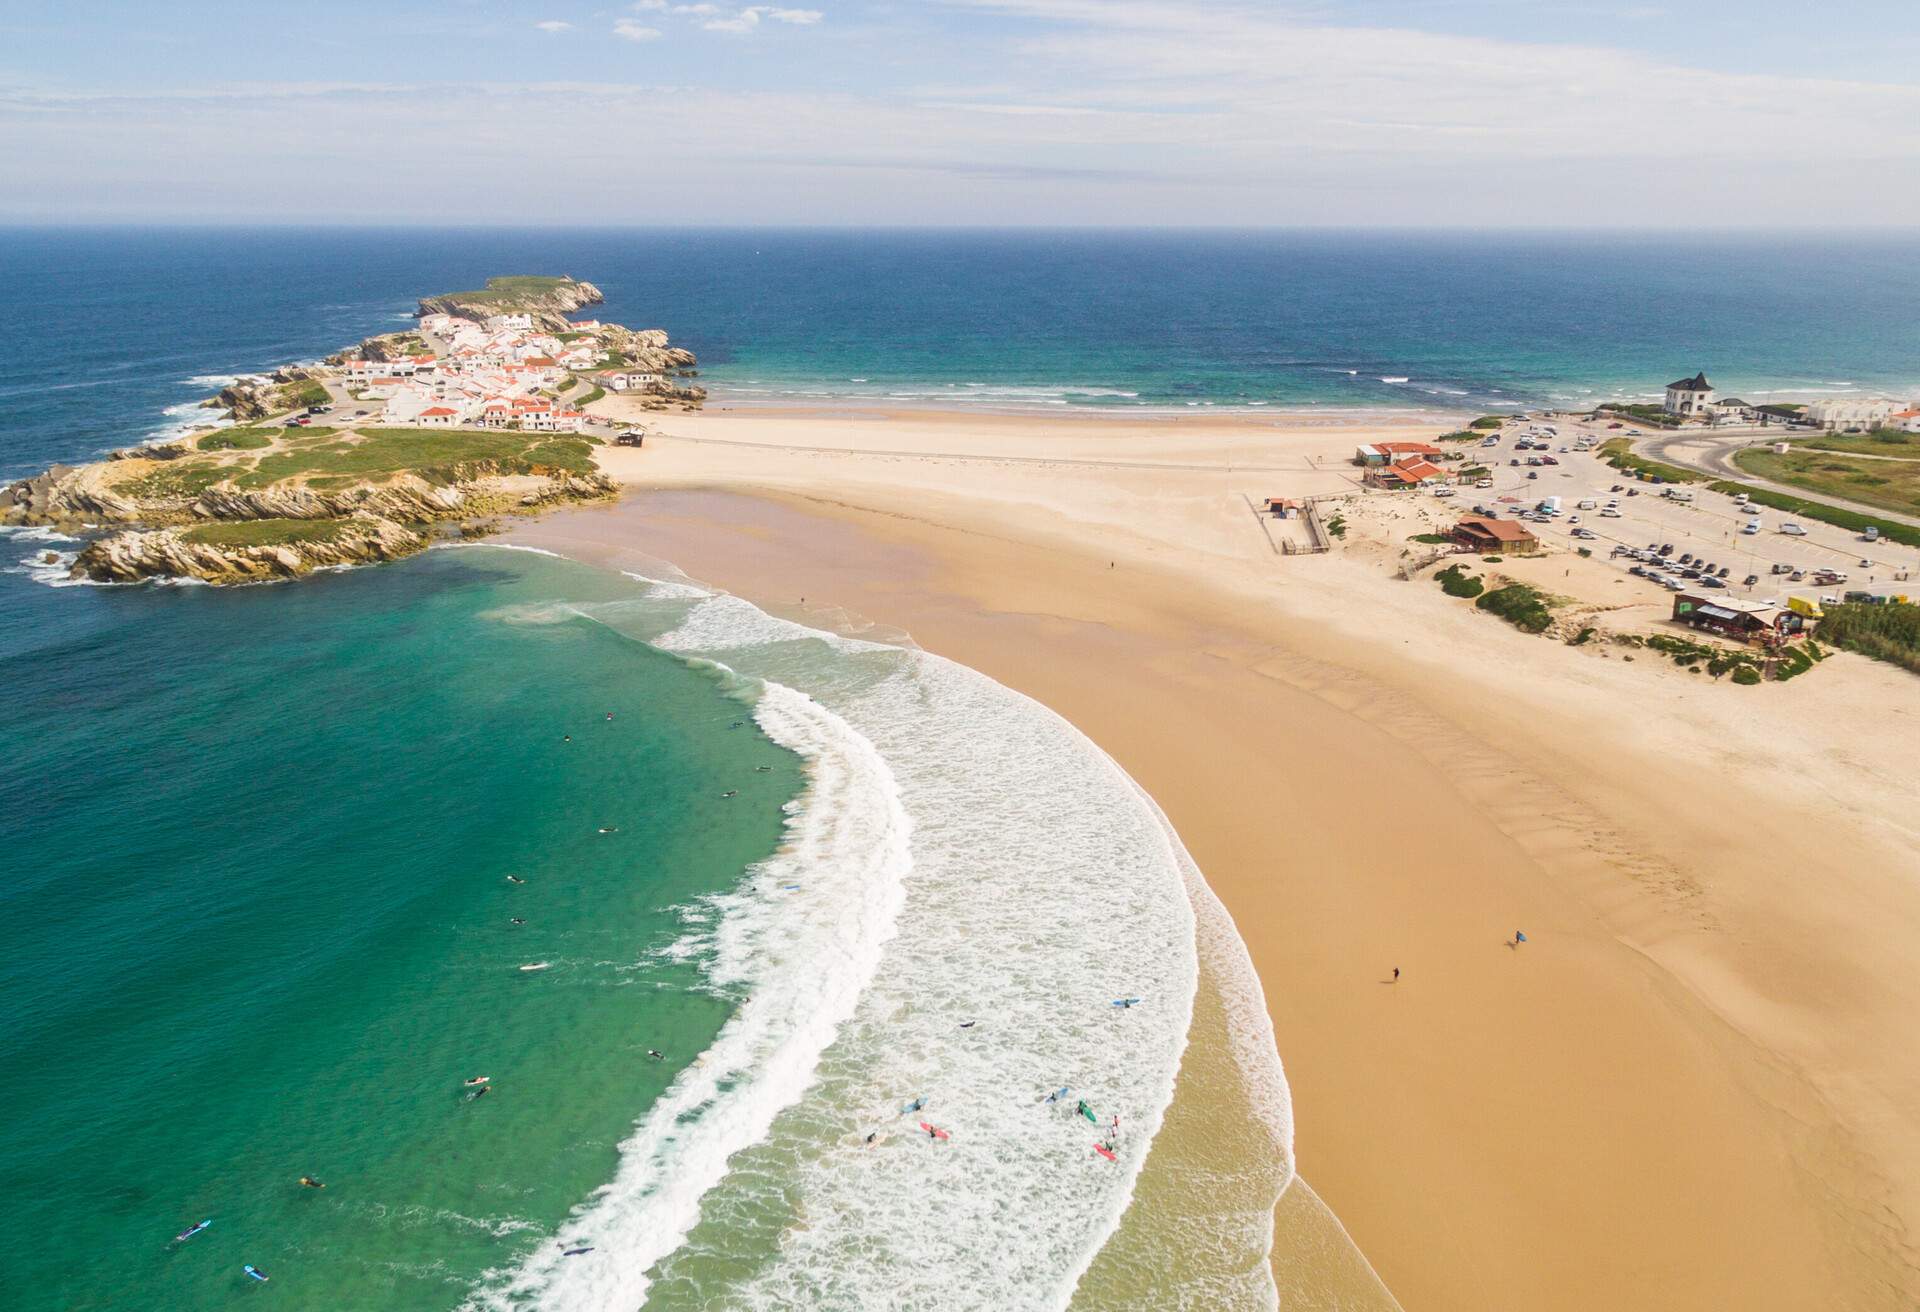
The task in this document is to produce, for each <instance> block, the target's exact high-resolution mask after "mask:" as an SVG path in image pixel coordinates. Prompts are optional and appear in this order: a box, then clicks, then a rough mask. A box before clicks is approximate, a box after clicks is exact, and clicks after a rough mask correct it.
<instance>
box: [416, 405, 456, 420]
mask: <svg viewBox="0 0 1920 1312" xmlns="http://www.w3.org/2000/svg"><path fill="white" fill-rule="evenodd" d="M459 413H460V412H459V411H458V410H449V409H447V407H445V406H443V405H436V406H434V407H433V408H432V409H431V410H422V411H421V412H420V417H421V418H422V419H425V418H426V417H427V416H428V415H455V414H459Z"/></svg>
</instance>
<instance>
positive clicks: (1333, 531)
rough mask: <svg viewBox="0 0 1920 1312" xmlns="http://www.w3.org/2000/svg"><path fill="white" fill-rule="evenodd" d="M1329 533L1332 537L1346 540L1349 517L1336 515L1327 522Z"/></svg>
mask: <svg viewBox="0 0 1920 1312" xmlns="http://www.w3.org/2000/svg"><path fill="white" fill-rule="evenodd" d="M1327 533H1328V535H1329V536H1331V537H1336V538H1344V537H1345V536H1346V535H1347V517H1346V516H1345V515H1335V516H1334V517H1333V518H1332V519H1330V520H1328V521H1327Z"/></svg>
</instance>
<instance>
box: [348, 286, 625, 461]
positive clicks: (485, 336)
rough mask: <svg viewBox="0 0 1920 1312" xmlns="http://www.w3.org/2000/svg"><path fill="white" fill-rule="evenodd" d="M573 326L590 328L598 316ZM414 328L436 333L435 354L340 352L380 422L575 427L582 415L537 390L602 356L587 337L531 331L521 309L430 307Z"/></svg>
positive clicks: (540, 429)
mask: <svg viewBox="0 0 1920 1312" xmlns="http://www.w3.org/2000/svg"><path fill="white" fill-rule="evenodd" d="M577 327H578V328H579V329H580V330H581V331H583V332H587V333H592V332H593V331H595V330H596V329H598V328H599V327H600V325H599V324H598V323H591V322H590V323H582V324H579V325H577ZM420 332H421V333H423V334H425V335H427V336H429V337H433V338H437V339H438V340H439V342H440V343H441V345H442V353H441V354H440V355H437V356H436V355H431V354H428V355H416V356H410V357H406V358H402V359H399V360H346V361H343V362H342V364H341V371H342V373H343V375H344V376H345V378H346V381H347V383H348V385H349V386H351V387H353V388H355V389H356V390H357V391H358V393H359V394H360V395H361V396H362V397H364V398H365V399H367V400H370V401H380V402H382V403H383V407H382V410H381V413H380V418H381V421H382V422H383V423H388V424H395V425H402V426H407V427H418V428H472V427H476V426H479V427H485V428H507V427H510V426H511V427H518V428H521V429H525V430H527V431H530V432H536V433H562V432H565V433H577V432H579V431H580V430H581V429H582V428H583V427H585V425H586V421H587V417H586V415H585V414H583V413H582V412H580V411H578V410H572V409H568V408H567V407H565V406H563V405H561V404H560V403H559V402H556V401H553V400H551V399H549V398H547V397H544V396H540V395H538V393H539V391H540V390H541V389H542V388H552V387H555V386H557V385H558V384H560V383H562V382H563V381H564V380H565V379H566V378H567V376H568V375H569V374H572V373H574V372H576V371H581V372H584V371H587V370H590V369H592V368H593V366H594V365H595V364H597V363H598V362H599V360H600V358H601V357H600V347H599V343H598V342H597V341H595V340H593V339H591V338H588V339H583V340H580V341H577V342H574V343H571V344H569V343H566V342H563V341H561V340H560V339H559V338H558V337H556V336H554V335H552V334H551V333H545V332H536V331H535V330H534V328H533V322H532V320H531V319H530V318H529V317H528V316H527V315H524V314H502V315H495V316H493V317H492V318H489V319H488V320H487V321H486V322H485V323H484V324H477V323H474V322H472V321H471V320H467V319H462V318H458V317H456V316H454V315H449V314H429V315H426V316H424V317H422V318H421V320H420Z"/></svg>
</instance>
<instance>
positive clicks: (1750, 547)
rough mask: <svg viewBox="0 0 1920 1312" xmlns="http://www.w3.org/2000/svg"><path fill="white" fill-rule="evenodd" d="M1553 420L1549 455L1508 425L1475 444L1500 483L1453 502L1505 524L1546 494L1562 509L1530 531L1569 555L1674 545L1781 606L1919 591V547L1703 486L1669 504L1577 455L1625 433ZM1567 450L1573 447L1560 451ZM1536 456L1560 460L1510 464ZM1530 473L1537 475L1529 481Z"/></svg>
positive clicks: (1517, 425)
mask: <svg viewBox="0 0 1920 1312" xmlns="http://www.w3.org/2000/svg"><path fill="white" fill-rule="evenodd" d="M1547 422H1551V423H1552V424H1553V426H1554V428H1555V429H1557V430H1558V431H1557V433H1556V434H1555V435H1554V436H1553V437H1552V438H1551V439H1550V440H1551V447H1550V449H1549V450H1547V451H1545V452H1541V451H1538V450H1535V451H1532V452H1522V451H1518V450H1516V449H1515V442H1516V440H1517V439H1519V438H1522V437H1525V436H1526V434H1527V430H1528V428H1529V425H1528V424H1526V423H1521V422H1513V423H1509V424H1508V425H1507V427H1506V428H1505V429H1504V430H1502V432H1501V433H1500V435H1499V441H1498V443H1497V444H1496V445H1492V446H1481V447H1475V448H1471V449H1470V450H1469V452H1468V455H1469V459H1470V461H1473V462H1475V463H1481V464H1486V465H1488V466H1489V467H1490V468H1491V471H1492V475H1491V476H1492V481H1493V486H1492V487H1491V488H1487V489H1475V488H1470V487H1462V488H1459V489H1458V490H1457V494H1456V495H1455V496H1454V498H1453V499H1452V501H1453V504H1454V505H1455V506H1456V507H1458V508H1459V509H1460V510H1461V511H1462V512H1467V511H1470V510H1471V509H1472V507H1473V506H1474V505H1475V504H1484V505H1488V506H1490V507H1494V508H1496V509H1497V510H1498V512H1499V514H1500V516H1501V517H1502V518H1508V517H1512V516H1514V515H1517V514H1518V513H1519V512H1521V511H1522V510H1523V509H1526V508H1530V507H1532V506H1534V505H1536V504H1538V503H1539V502H1540V501H1541V500H1542V499H1543V498H1546V497H1552V496H1557V497H1559V498H1560V499H1561V505H1562V512H1561V514H1560V515H1559V517H1558V518H1556V519H1553V520H1551V521H1549V522H1546V523H1533V524H1530V525H1529V526H1528V527H1530V528H1531V529H1532V530H1533V531H1534V532H1535V533H1536V534H1537V535H1539V537H1540V538H1541V540H1542V541H1544V542H1547V543H1549V544H1551V545H1553V546H1555V547H1560V548H1565V549H1568V550H1571V549H1573V548H1576V547H1582V546H1584V547H1587V548H1588V549H1589V550H1591V551H1592V552H1593V555H1594V557H1595V558H1596V559H1605V558H1607V557H1608V556H1609V553H1610V552H1611V551H1612V549H1613V547H1614V546H1616V545H1624V546H1627V547H1632V548H1636V549H1644V548H1646V547H1647V546H1648V545H1649V544H1654V545H1656V546H1657V545H1659V544H1663V543H1672V544H1673V553H1672V558H1673V559H1675V560H1677V559H1678V558H1679V557H1680V556H1681V555H1683V554H1690V555H1693V556H1695V557H1700V558H1704V559H1706V560H1708V561H1710V562H1711V563H1712V564H1713V565H1714V566H1715V567H1716V568H1717V567H1720V566H1725V567H1726V568H1727V572H1728V578H1727V583H1728V585H1729V586H1728V588H1727V594H1728V595H1729V596H1736V597H1744V598H1749V599H1752V600H1756V601H1765V600H1778V601H1781V602H1784V601H1785V600H1786V599H1787V598H1788V597H1789V596H1794V595H1799V596H1805V597H1809V598H1818V597H1819V596H1821V595H1832V594H1836V593H1839V592H1843V591H1852V590H1865V591H1870V592H1877V593H1881V594H1887V593H1894V594H1900V593H1906V594H1908V595H1912V594H1913V593H1916V592H1920V584H1916V583H1912V582H1910V580H1916V579H1920V551H1916V550H1915V549H1913V548H1911V547H1903V546H1900V545H1897V544H1895V543H1890V542H1876V543H1866V542H1862V541H1861V540H1860V539H1859V536H1858V535H1857V534H1854V533H1850V532H1848V531H1847V530H1845V529H1841V528H1836V527H1834V526H1832V525H1830V524H1823V523H1820V522H1819V521H1817V520H1795V519H1794V518H1793V517H1792V516H1791V515H1787V514H1785V513H1783V512H1781V511H1777V510H1772V509H1768V508H1765V507H1761V508H1758V509H1756V510H1753V511H1748V510H1747V509H1745V508H1744V507H1742V506H1739V505H1736V504H1735V502H1734V501H1733V498H1731V497H1728V496H1724V495H1722V494H1720V493H1718V492H1712V491H1708V490H1707V489H1706V488H1705V487H1704V486H1702V485H1699V484H1690V485H1686V486H1685V488H1684V490H1685V491H1686V492H1688V493H1690V494H1691V497H1692V500H1691V501H1690V502H1688V503H1682V502H1679V501H1675V500H1672V499H1669V498H1667V497H1664V496H1662V492H1663V491H1664V487H1665V485H1662V486H1655V485H1654V484H1651V483H1643V482H1636V481H1635V480H1634V479H1633V478H1632V477H1631V476H1629V475H1627V474H1624V473H1622V472H1621V471H1619V470H1616V469H1613V468H1610V467H1609V466H1608V465H1607V464H1606V463H1605V462H1603V461H1602V460H1601V459H1600V458H1599V457H1598V456H1596V455H1593V454H1591V453H1588V452H1580V451H1575V450H1573V449H1572V448H1573V447H1574V445H1575V442H1576V441H1577V439H1578V438H1580V437H1581V436H1583V435H1584V436H1590V437H1592V438H1594V439H1596V440H1604V439H1605V438H1608V437H1618V436H1621V435H1622V434H1623V433H1624V430H1613V429H1608V428H1607V426H1606V422H1605V421H1601V422H1597V423H1593V424H1591V425H1589V424H1587V423H1583V422H1581V421H1577V420H1564V421H1563V420H1553V421H1547ZM1562 447H1566V448H1567V450H1565V451H1562V450H1561V448H1562ZM1529 455H1534V456H1541V455H1549V456H1551V457H1552V458H1553V459H1554V460H1555V461H1556V462H1558V463H1556V464H1553V465H1545V466H1538V467H1534V468H1532V469H1529V468H1528V467H1526V466H1525V465H1524V464H1523V465H1519V466H1515V465H1512V464H1510V463H1509V461H1512V460H1514V459H1516V458H1517V459H1519V460H1522V461H1524V460H1525V459H1526V458H1527V457H1528V456H1529ZM1529 473H1531V474H1533V475H1534V477H1532V478H1529V477H1528V474H1529ZM1616 488H1618V489H1619V490H1618V491H1615V490H1614V489H1616ZM1633 493H1637V494H1638V495H1632V494H1633ZM1583 500H1592V501H1594V502H1596V506H1595V508H1594V509H1591V510H1583V509H1580V508H1579V503H1580V502H1581V501H1583ZM1609 500H1613V501H1617V502H1618V506H1619V515H1618V517H1617V518H1616V517H1613V516H1607V515H1603V514H1602V513H1601V510H1600V507H1604V506H1605V505H1606V503H1607V502H1608V501H1609ZM1753 518H1758V519H1759V520H1760V525H1761V529H1760V532H1758V533H1755V534H1747V533H1744V532H1742V531H1741V530H1742V527H1743V526H1744V525H1745V524H1746V523H1747V522H1748V521H1749V520H1750V519H1753ZM1789 522H1791V523H1795V524H1798V525H1799V526H1800V527H1801V528H1803V529H1804V530H1805V536H1804V537H1801V536H1792V535H1789V534H1786V533H1782V532H1781V531H1780V528H1781V525H1782V524H1783V523H1789ZM1576 528H1584V529H1586V530H1588V531H1589V532H1591V533H1593V534H1594V535H1595V536H1594V537H1593V538H1592V539H1591V540H1581V539H1576V538H1574V536H1573V532H1572V531H1573V530H1574V529H1576ZM1634 563H1636V562H1633V561H1631V560H1627V559H1624V558H1621V559H1619V560H1618V561H1617V564H1618V567H1619V568H1620V569H1621V570H1623V571H1624V570H1626V569H1627V568H1628V567H1629V566H1630V565H1632V564H1634ZM1775 564H1786V565H1792V566H1795V567H1796V568H1799V569H1802V570H1804V571H1807V572H1808V574H1809V576H1810V575H1811V573H1812V571H1814V570H1817V569H1831V570H1836V571H1839V572H1842V573H1845V574H1846V575H1847V581H1846V582H1845V583H1844V584H1839V585H1827V586H1822V585H1818V584H1815V583H1813V582H1812V581H1811V578H1810V577H1809V578H1808V579H1807V580H1803V581H1802V582H1799V583H1793V582H1790V581H1789V578H1788V576H1786V575H1775V574H1773V573H1772V572H1771V571H1772V568H1773V566H1774V565H1775ZM1750 575H1758V576H1759V582H1758V583H1757V584H1756V585H1754V586H1753V587H1746V586H1744V580H1745V579H1746V578H1747V577H1748V576H1750ZM1649 586H1653V585H1649Z"/></svg>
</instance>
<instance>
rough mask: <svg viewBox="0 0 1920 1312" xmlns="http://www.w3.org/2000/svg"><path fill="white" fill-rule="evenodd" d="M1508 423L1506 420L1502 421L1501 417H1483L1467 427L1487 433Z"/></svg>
mask: <svg viewBox="0 0 1920 1312" xmlns="http://www.w3.org/2000/svg"><path fill="white" fill-rule="evenodd" d="M1506 422H1507V421H1506V420H1505V419H1502V418H1501V417H1500V416H1499V415H1481V416H1480V417H1479V418H1478V419H1476V420H1474V421H1473V422H1472V423H1470V424H1468V425H1467V427H1468V428H1473V429H1478V430H1479V431H1480V432H1483V433H1485V432H1490V431H1492V430H1493V429H1497V428H1499V427H1500V426H1501V425H1502V424H1504V423H1506Z"/></svg>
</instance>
